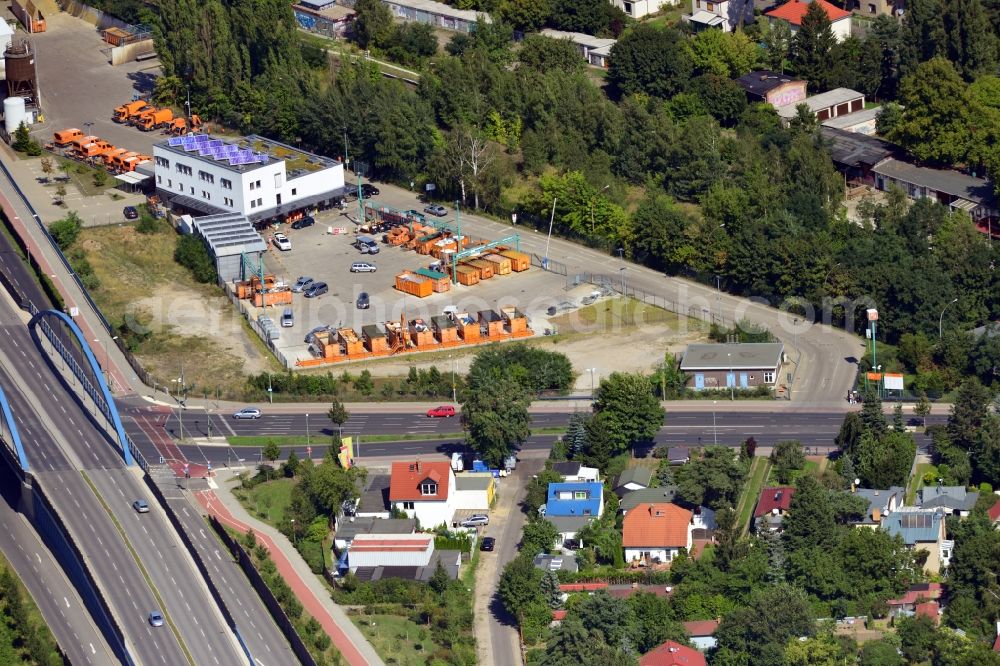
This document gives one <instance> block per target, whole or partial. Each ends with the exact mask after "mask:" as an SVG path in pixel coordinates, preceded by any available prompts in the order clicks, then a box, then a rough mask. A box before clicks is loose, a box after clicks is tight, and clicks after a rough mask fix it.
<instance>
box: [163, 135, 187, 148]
mask: <svg viewBox="0 0 1000 666" xmlns="http://www.w3.org/2000/svg"><path fill="white" fill-rule="evenodd" d="M183 142H184V137H182V136H175V137H171V138H169V139H167V145H168V146H179V145H181V143H183Z"/></svg>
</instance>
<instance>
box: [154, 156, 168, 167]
mask: <svg viewBox="0 0 1000 666" xmlns="http://www.w3.org/2000/svg"><path fill="white" fill-rule="evenodd" d="M156 166H161V167H166V168H168V169H169V168H170V160H168V159H166V158H164V157H157V158H156Z"/></svg>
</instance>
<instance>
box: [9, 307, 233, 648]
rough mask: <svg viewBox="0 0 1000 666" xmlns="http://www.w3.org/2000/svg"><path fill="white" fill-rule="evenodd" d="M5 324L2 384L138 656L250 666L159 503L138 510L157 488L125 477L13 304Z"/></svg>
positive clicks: (36, 463)
mask: <svg viewBox="0 0 1000 666" xmlns="http://www.w3.org/2000/svg"><path fill="white" fill-rule="evenodd" d="M0 321H3V322H4V323H3V324H2V325H0V339H2V340H3V344H2V345H0V349H3V354H2V355H0V365H2V366H3V367H2V374H0V381H2V383H3V387H4V390H5V391H6V392H7V395H8V397H9V398H10V400H11V403H12V408H13V410H14V412H15V413H16V414H17V417H18V418H19V419H20V420H21V421H23V422H24V423H25V427H26V431H23V432H22V437H23V438H24V439H25V440H26V441H28V442H30V444H29V451H28V456H29V460H30V462H31V465H32V470H33V472H34V473H35V475H36V476H37V477H38V478H39V480H40V481H41V482H42V484H43V487H44V488H45V489H46V494H47V495H48V496H49V497H50V499H51V500H52V501H53V503H54V504H55V506H56V509H57V511H59V513H60V515H61V517H62V519H63V520H64V521H65V522H66V524H67V525H68V527H69V530H70V531H71V533H72V537H73V539H74V541H75V542H76V543H77V545H78V546H79V547H80V548H81V550H82V551H83V553H84V555H85V557H86V558H87V560H88V562H89V565H90V566H91V567H92V571H93V573H94V575H95V577H96V578H97V579H98V581H99V584H100V585H101V588H102V592H103V594H104V595H105V598H106V599H107V600H108V602H109V604H110V605H111V607H112V608H113V609H114V612H115V615H116V616H117V619H118V621H119V623H120V624H121V626H122V629H123V631H125V633H126V638H127V640H128V642H129V644H130V648H131V650H133V654H134V655H136V657H137V659H138V660H139V661H141V663H144V664H161V663H162V664H168V665H169V666H174V665H175V664H184V663H191V661H192V660H193V661H194V663H196V664H220V665H226V664H233V665H237V664H240V665H242V664H245V663H246V657H245V656H244V655H243V654H242V652H241V651H240V650H239V648H238V645H237V644H236V642H235V640H234V638H233V636H232V632H231V631H230V630H229V628H228V627H227V626H226V624H225V623H224V622H223V619H222V616H221V613H220V611H219V610H218V608H217V607H216V605H215V603H214V602H213V601H212V599H211V597H210V596H209V593H208V591H207V589H206V587H205V584H204V582H203V581H202V580H201V577H200V575H199V574H198V572H197V570H196V569H195V567H194V565H193V562H192V561H191V559H190V555H189V554H188V553H187V551H186V550H185V549H184V547H183V545H182V544H181V542H180V540H179V538H178V537H177V535H176V534H175V533H174V532H173V529H172V527H171V526H170V525H169V523H168V522H167V519H166V516H165V515H164V514H163V513H162V511H161V510H160V509H159V508H158V507H156V506H155V503H153V502H150V506H151V507H152V510H151V511H150V512H149V513H147V514H139V513H137V512H136V511H135V510H133V508H132V502H133V501H135V500H136V499H140V498H141V499H147V498H148V495H149V490H148V488H146V487H145V486H144V485H143V484H142V483H141V481H140V478H139V476H138V475H137V474H136V473H135V471H134V470H128V469H125V467H124V463H123V461H122V459H121V457H120V455H119V454H118V453H117V451H115V450H114V449H113V448H112V445H111V444H110V442H109V440H108V439H107V437H106V435H105V434H104V432H103V430H102V429H101V428H100V427H99V426H98V425H97V424H96V423H95V422H94V421H93V420H92V419H93V417H92V416H91V415H90V414H88V412H87V411H85V410H84V408H83V407H82V406H81V404H80V403H79V402H77V399H76V398H75V396H73V395H71V394H70V392H69V389H68V388H67V387H66V386H65V385H64V384H63V381H62V379H61V378H59V377H57V376H56V374H55V372H54V371H53V365H50V364H49V363H48V362H47V361H46V359H45V358H43V356H42V352H41V351H40V350H39V349H38V347H37V346H36V345H35V343H34V341H33V340H32V338H31V337H30V335H29V333H28V329H27V327H25V326H24V324H23V323H22V321H21V316H20V313H19V312H18V311H17V310H16V309H14V308H13V306H12V305H11V304H10V302H9V300H8V299H6V298H4V299H2V300H0ZM56 363H58V362H56ZM55 367H58V365H55ZM73 381H75V380H73ZM98 493H99V495H100V497H98ZM150 499H151V498H150ZM109 511H110V512H111V514H112V515H113V516H114V520H113V519H112V516H109V513H108V512H109ZM116 523H117V524H116ZM119 528H120V529H121V530H123V531H124V534H125V537H127V539H128V541H127V542H126V541H125V540H124V539H123V535H122V533H121V532H119ZM146 576H148V577H149V580H150V581H151V582H152V587H151V586H150V584H149V582H147V580H146ZM154 590H155V593H154ZM153 610H160V611H162V612H164V613H165V614H166V616H167V620H168V623H167V625H166V626H163V627H153V626H151V624H150V622H149V613H150V611H153ZM175 630H176V632H177V633H176V635H175V633H174V632H175ZM182 641H183V647H182V644H181V642H182ZM185 649H186V651H187V652H188V653H189V654H190V655H191V656H190V657H188V656H187V654H185Z"/></svg>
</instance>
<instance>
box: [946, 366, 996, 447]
mask: <svg viewBox="0 0 1000 666" xmlns="http://www.w3.org/2000/svg"><path fill="white" fill-rule="evenodd" d="M989 405H990V392H989V390H988V389H987V388H986V387H985V386H983V385H982V384H981V383H980V382H979V380H978V379H976V378H975V377H970V378H968V379H966V380H965V381H963V382H962V384H961V385H960V386H959V387H958V394H957V395H956V396H955V402H954V404H953V405H952V406H951V415H950V416H949V417H948V437H949V438H950V439H951V442H952V444H954V445H955V446H958V447H960V448H962V449H965V450H966V451H968V450H970V449H972V448H973V447H974V446H975V442H976V441H977V439H978V437H979V432H980V430H981V429H982V427H983V422H984V421H985V420H986V417H987V415H988V414H989Z"/></svg>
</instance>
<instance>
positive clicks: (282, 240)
mask: <svg viewBox="0 0 1000 666" xmlns="http://www.w3.org/2000/svg"><path fill="white" fill-rule="evenodd" d="M271 242H272V243H274V247H276V248H278V249H279V250H281V251H282V252H288V251H289V250H291V249H292V241H290V240H288V236H286V235H285V234H283V233H280V232H279V233H276V234H274V235H273V236H271Z"/></svg>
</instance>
